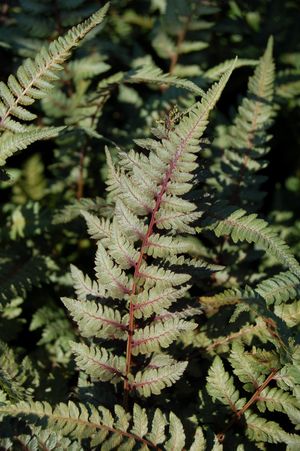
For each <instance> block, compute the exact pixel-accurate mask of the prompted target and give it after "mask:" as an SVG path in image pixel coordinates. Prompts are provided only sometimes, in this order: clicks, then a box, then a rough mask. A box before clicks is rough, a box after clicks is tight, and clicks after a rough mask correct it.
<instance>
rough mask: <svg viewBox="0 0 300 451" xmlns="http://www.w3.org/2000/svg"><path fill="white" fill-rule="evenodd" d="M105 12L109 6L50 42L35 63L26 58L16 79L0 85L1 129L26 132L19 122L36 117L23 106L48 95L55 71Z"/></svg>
mask: <svg viewBox="0 0 300 451" xmlns="http://www.w3.org/2000/svg"><path fill="white" fill-rule="evenodd" d="M107 9H108V4H106V5H105V6H104V7H103V8H101V9H100V10H99V11H98V12H96V13H95V14H93V15H92V16H91V17H90V18H89V19H87V20H86V21H84V22H83V23H82V24H80V25H77V26H76V27H73V28H72V29H71V30H70V31H69V32H68V33H67V34H66V35H65V36H64V37H62V36H61V37H59V38H58V39H57V40H56V41H53V42H52V43H51V44H50V45H49V48H48V49H45V48H43V49H42V50H41V51H40V52H39V53H38V54H37V56H36V57H35V59H34V61H33V60H31V59H27V60H26V61H25V63H24V64H23V65H22V66H20V67H19V69H18V70H17V74H16V76H14V75H10V77H9V79H8V82H7V84H5V83H4V82H1V84H0V96H1V99H2V100H1V102H0V115H1V121H0V128H2V129H4V130H5V129H6V130H11V131H13V132H22V131H26V129H25V127H24V125H22V123H21V122H20V120H21V121H31V120H33V119H34V118H35V117H36V116H35V115H34V114H32V113H31V112H29V111H28V110H27V108H26V107H27V106H29V105H31V104H33V103H34V102H35V100H37V99H41V98H43V97H44V96H45V95H47V92H48V90H49V89H51V88H52V86H53V81H54V80H56V79H57V75H56V73H55V72H57V71H59V70H61V69H62V64H63V62H64V61H66V59H67V58H68V57H69V56H70V52H71V50H72V49H73V48H74V47H77V46H78V45H79V42H80V41H81V40H82V39H83V38H84V37H85V36H86V34H87V33H88V32H89V31H90V30H92V29H93V28H94V27H95V26H96V25H98V24H99V23H101V22H102V20H103V18H104V16H105V13H106V12H107ZM12 117H13V118H14V119H12Z"/></svg>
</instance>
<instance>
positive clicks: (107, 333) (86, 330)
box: [62, 298, 128, 338]
mask: <svg viewBox="0 0 300 451" xmlns="http://www.w3.org/2000/svg"><path fill="white" fill-rule="evenodd" d="M62 301H63V303H64V305H65V306H66V308H67V309H68V310H69V312H70V314H71V316H72V317H73V318H74V320H75V321H76V322H77V323H78V326H79V329H80V332H81V334H82V336H83V337H98V338H101V337H114V338H124V334H125V330H126V328H127V321H128V318H127V316H126V315H125V316H124V317H122V318H121V314H120V312H119V311H118V310H115V309H113V308H111V307H107V306H106V305H101V304H100V303H96V302H94V301H84V302H82V301H76V300H74V299H68V298H62Z"/></svg>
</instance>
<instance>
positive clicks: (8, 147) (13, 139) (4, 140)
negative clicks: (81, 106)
mask: <svg viewBox="0 0 300 451" xmlns="http://www.w3.org/2000/svg"><path fill="white" fill-rule="evenodd" d="M64 128H65V127H44V128H38V127H27V129H26V130H25V131H23V132H20V133H15V134H14V133H9V132H6V133H3V134H2V135H1V136H0V166H4V165H5V164H6V160H7V158H9V157H11V156H12V155H13V154H14V153H16V152H18V151H19V150H23V149H26V148H27V147H28V146H30V144H32V143H34V142H36V141H39V140H42V139H51V138H55V137H56V136H57V135H58V134H59V133H60V132H61V131H62V130H64Z"/></svg>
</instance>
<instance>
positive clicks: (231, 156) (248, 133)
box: [220, 38, 275, 208]
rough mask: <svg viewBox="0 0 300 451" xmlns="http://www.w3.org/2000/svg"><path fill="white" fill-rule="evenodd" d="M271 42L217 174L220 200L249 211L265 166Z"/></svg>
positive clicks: (271, 113) (270, 112) (271, 75)
mask: <svg viewBox="0 0 300 451" xmlns="http://www.w3.org/2000/svg"><path fill="white" fill-rule="evenodd" d="M272 49H273V39H272V38H270V39H269V41H268V45H267V48H266V51H265V53H264V55H263V56H262V57H261V59H260V60H259V63H258V65H257V67H256V69H255V72H254V75H253V76H252V77H251V78H250V79H249V83H248V93H247V97H245V98H244V99H243V101H242V104H241V105H240V107H239V109H238V114H237V116H236V118H235V122H234V125H233V127H232V128H231V129H230V148H229V150H226V151H225V153H224V157H223V159H222V162H221V169H220V174H221V177H222V178H225V187H224V181H221V184H222V185H223V193H222V196H223V197H225V198H226V199H227V200H228V202H229V203H230V204H231V205H238V206H243V207H247V208H249V207H251V208H253V206H254V205H255V206H256V207H257V203H258V202H259V201H260V200H261V198H262V196H263V194H262V193H261V192H260V184H261V181H263V178H262V177H260V176H258V175H256V172H257V171H258V170H260V169H262V168H263V167H264V166H265V163H264V161H261V160H260V159H261V158H262V157H263V156H264V155H266V154H267V152H268V151H269V148H268V147H267V143H268V141H269V139H270V136H269V135H268V134H267V130H268V128H270V126H271V124H272V120H273V116H274V107H273V105H272V99H273V91H274V75H275V74H274V63H273V59H272Z"/></svg>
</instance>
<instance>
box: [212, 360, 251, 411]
mask: <svg viewBox="0 0 300 451" xmlns="http://www.w3.org/2000/svg"><path fill="white" fill-rule="evenodd" d="M206 389H207V391H208V393H209V395H210V396H211V397H212V398H213V399H217V400H218V401H220V402H221V403H222V404H225V405H226V406H228V407H230V409H231V410H232V411H233V412H235V413H237V412H238V410H239V409H240V408H241V407H242V406H243V404H245V400H243V399H241V398H240V394H239V392H238V390H237V389H236V388H235V386H234V381H233V378H232V377H230V375H229V373H227V371H225V369H224V366H223V363H222V360H221V359H220V357H219V356H216V357H215V359H214V361H213V363H212V365H211V367H210V369H209V370H208V376H207V385H206Z"/></svg>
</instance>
